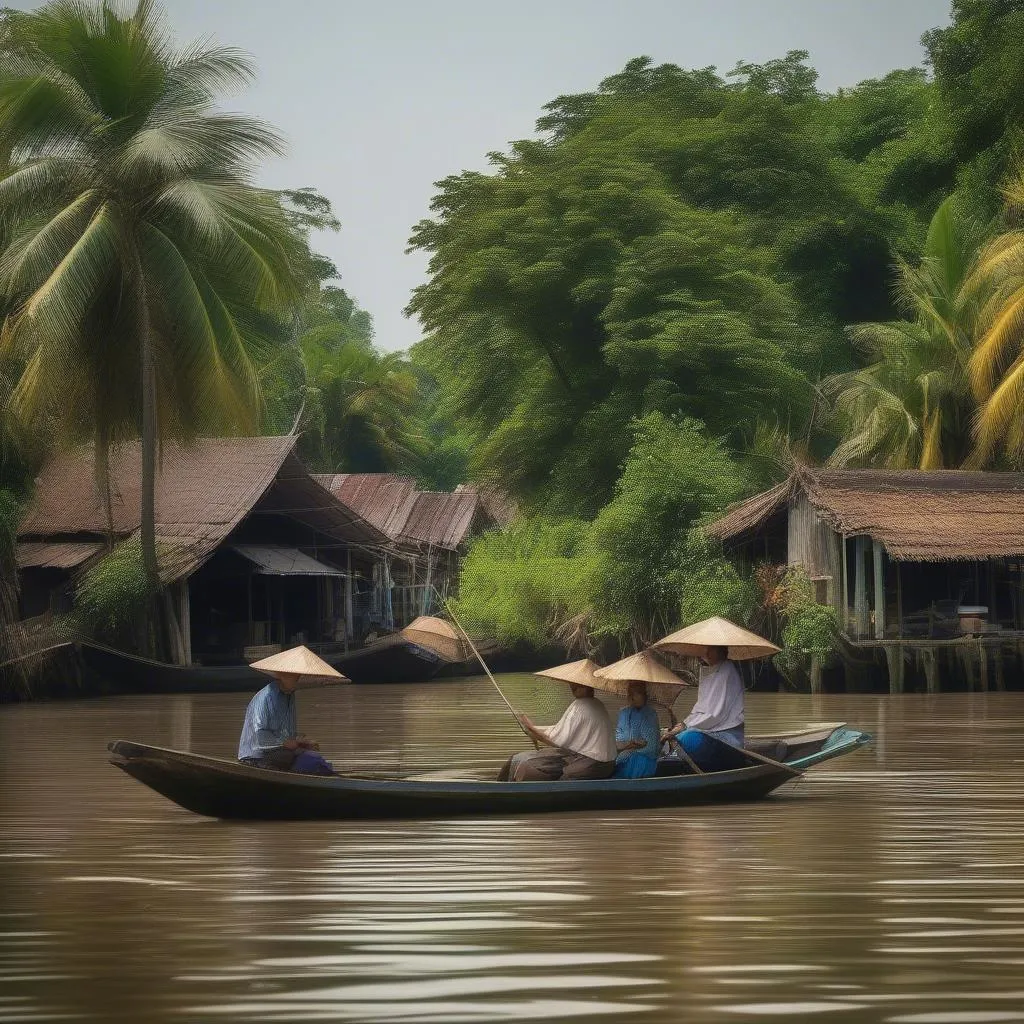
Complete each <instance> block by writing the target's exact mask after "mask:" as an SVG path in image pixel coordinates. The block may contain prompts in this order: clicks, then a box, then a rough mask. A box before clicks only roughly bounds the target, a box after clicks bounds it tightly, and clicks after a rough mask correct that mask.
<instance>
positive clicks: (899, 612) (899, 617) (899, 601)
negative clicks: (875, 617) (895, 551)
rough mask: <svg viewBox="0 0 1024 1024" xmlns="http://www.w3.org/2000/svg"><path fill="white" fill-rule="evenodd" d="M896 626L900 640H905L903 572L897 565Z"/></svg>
mask: <svg viewBox="0 0 1024 1024" xmlns="http://www.w3.org/2000/svg"><path fill="white" fill-rule="evenodd" d="M896 625H897V627H898V632H899V636H900V639H901V640H902V639H903V572H902V570H901V568H900V563H899V562H897V563H896Z"/></svg>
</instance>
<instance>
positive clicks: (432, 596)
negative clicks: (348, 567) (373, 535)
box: [316, 473, 512, 628]
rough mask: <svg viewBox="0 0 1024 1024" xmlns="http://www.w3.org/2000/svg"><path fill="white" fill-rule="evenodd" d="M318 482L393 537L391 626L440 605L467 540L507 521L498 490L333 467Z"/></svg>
mask: <svg viewBox="0 0 1024 1024" xmlns="http://www.w3.org/2000/svg"><path fill="white" fill-rule="evenodd" d="M316 479H317V480H318V482H319V483H320V484H321V485H322V486H324V487H325V488H327V490H329V491H330V492H331V494H333V495H334V496H335V497H337V498H338V499H339V500H340V501H342V502H343V503H345V504H346V505H348V506H349V507H351V508H352V509H354V510H355V511H356V512H357V513H358V514H359V515H360V516H362V517H363V518H364V519H366V520H367V521H368V522H370V523H372V524H373V525H374V526H376V527H377V528H378V529H380V530H381V531H382V532H384V533H385V534H386V535H387V536H388V538H389V540H390V542H391V543H390V547H389V551H388V558H387V560H386V562H385V564H384V565H383V566H382V567H381V570H380V571H381V572H382V574H383V575H384V577H385V578H386V588H385V590H386V594H387V601H388V602H389V603H388V604H387V606H386V607H385V608H384V609H382V611H383V614H384V616H385V618H386V620H387V621H388V623H389V624H390V625H392V626H393V627H395V628H401V627H403V626H406V625H409V624H410V623H411V622H412V621H413V620H414V619H416V618H417V617H418V616H421V615H429V614H430V613H431V612H432V611H436V610H437V609H438V606H439V604H438V600H437V595H438V594H440V595H441V597H442V598H444V597H447V596H449V595H450V594H452V593H454V591H455V588H456V585H457V582H458V576H459V569H460V566H461V561H462V557H463V555H464V554H465V551H466V547H467V546H468V544H469V541H470V540H471V539H472V538H474V537H476V536H479V535H480V534H481V533H483V532H485V531H486V530H490V529H494V528H495V527H498V526H502V525H505V523H507V521H508V518H509V517H510V516H511V514H512V512H511V505H510V504H509V503H508V502H507V501H504V502H503V501H502V500H501V498H500V496H499V495H497V494H496V493H493V492H489V491H481V490H478V489H477V488H475V487H471V486H467V485H460V487H459V488H458V489H457V490H455V491H454V492H451V493H449V492H445V491H420V490H417V489H416V485H415V481H413V480H412V478H411V477H405V476H397V475H395V474H392V473H334V474H326V475H319V476H317V477H316Z"/></svg>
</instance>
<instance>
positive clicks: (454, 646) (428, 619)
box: [402, 615, 473, 661]
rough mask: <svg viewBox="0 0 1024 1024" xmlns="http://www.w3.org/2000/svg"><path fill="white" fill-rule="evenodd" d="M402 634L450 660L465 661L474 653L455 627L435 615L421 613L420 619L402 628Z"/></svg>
mask: <svg viewBox="0 0 1024 1024" xmlns="http://www.w3.org/2000/svg"><path fill="white" fill-rule="evenodd" d="M402 636H404V637H405V638H406V640H411V641H412V642H413V643H414V644H419V645H420V646H421V647H426V648H427V649H428V650H431V651H434V653H435V654H439V655H440V656H441V657H442V658H445V659H446V660H448V661H465V660H466V659H467V658H470V657H472V654H473V652H472V651H471V650H470V648H469V645H468V644H467V643H466V642H465V640H463V639H462V637H461V636H460V635H459V634H458V633H457V632H456V630H455V627H454V626H452V624H451V623H450V622H445V620H444V619H439V618H437V616H435V615H421V616H420V617H419V618H418V619H413V621H412V622H410V623H409V625H408V626H406V627H405V629H403V630H402Z"/></svg>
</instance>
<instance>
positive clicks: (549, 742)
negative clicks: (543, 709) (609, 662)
mask: <svg viewBox="0 0 1024 1024" xmlns="http://www.w3.org/2000/svg"><path fill="white" fill-rule="evenodd" d="M570 689H571V690H572V695H573V698H574V700H573V702H572V703H571V704H570V705H569V706H568V707H567V708H566V709H565V714H563V715H562V717H561V718H560V719H559V720H558V721H557V722H556V723H555V724H554V725H548V726H542V725H534V723H533V722H531V721H530V719H529V718H528V717H527V716H526V715H518V716H517V717H518V719H519V721H520V724H521V725H522V727H523V728H524V729H525V730H526V731H527V732H528V733H529V734H530V735H531V736H533V737H534V738H535V739H536V740H537V741H538V742H539V743H541V744H542V746H543V747H546V748H547V747H550V748H553V749H550V750H547V749H544V750H540V751H532V750H531V751H527V752H525V753H522V754H513V755H512V757H510V758H509V759H508V761H506V762H505V765H504V767H503V768H502V769H501V771H500V772H499V773H498V781H499V782H507V781H509V780H511V781H513V782H552V781H554V780H555V779H566V780H570V779H573V780H575V779H607V778H608V777H609V776H611V774H612V773H613V772H614V771H615V758H616V757H617V756H618V748H617V746H616V744H615V726H614V725H612V720H611V718H610V717H609V716H608V712H607V710H606V709H605V706H604V705H603V704H602V703H601V702H600V701H599V700H598V699H597V698H596V697H595V696H594V690H593V688H592V687H590V686H580V685H578V684H576V683H573V684H572V685H571V687H570Z"/></svg>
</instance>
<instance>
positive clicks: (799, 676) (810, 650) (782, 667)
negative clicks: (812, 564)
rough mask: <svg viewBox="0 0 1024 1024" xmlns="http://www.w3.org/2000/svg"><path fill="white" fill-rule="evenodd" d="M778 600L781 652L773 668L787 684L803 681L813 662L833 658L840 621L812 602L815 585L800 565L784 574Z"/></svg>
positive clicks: (826, 607)
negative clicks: (780, 620)
mask: <svg viewBox="0 0 1024 1024" xmlns="http://www.w3.org/2000/svg"><path fill="white" fill-rule="evenodd" d="M779 598H780V599H779V607H780V612H781V615H782V622H783V626H782V651H780V652H779V653H778V654H777V655H775V659H774V660H775V665H776V667H777V668H778V670H779V671H780V672H781V673H782V674H783V675H784V676H785V677H786V678H787V679H788V680H789V681H790V682H798V681H799V682H802V681H803V680H805V679H806V678H807V676H808V674H809V672H810V667H811V662H812V660H813V659H815V658H817V659H818V660H819V662H821V663H823V664H824V663H826V662H828V661H829V660H830V659H831V657H832V656H833V655H834V653H835V650H836V636H837V634H838V630H839V619H838V617H837V615H836V612H835V609H834V608H830V607H828V606H827V605H823V604H818V602H817V601H816V600H815V599H814V585H813V584H812V583H811V580H810V578H809V577H808V575H807V572H806V570H805V569H804V568H803V567H802V566H791V567H790V568H788V569H787V570H786V571H785V573H784V574H783V577H782V584H781V587H780V588H779Z"/></svg>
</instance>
